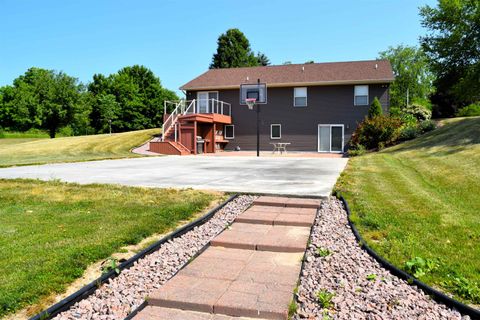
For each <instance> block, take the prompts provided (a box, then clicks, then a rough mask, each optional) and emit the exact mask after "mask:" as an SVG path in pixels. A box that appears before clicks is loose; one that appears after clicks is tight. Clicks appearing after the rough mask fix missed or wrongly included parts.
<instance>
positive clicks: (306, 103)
mask: <svg viewBox="0 0 480 320" xmlns="http://www.w3.org/2000/svg"><path fill="white" fill-rule="evenodd" d="M296 89H305V105H304V106H297V104H296V103H295V98H303V97H297V95H296V94H297V90H296ZM293 106H294V107H295V108H305V107H307V106H308V88H307V87H294V88H293Z"/></svg>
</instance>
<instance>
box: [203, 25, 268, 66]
mask: <svg viewBox="0 0 480 320" xmlns="http://www.w3.org/2000/svg"><path fill="white" fill-rule="evenodd" d="M267 60H268V59H267ZM258 65H259V59H258V58H257V57H255V55H254V54H253V52H252V50H251V49H250V42H249V41H248V39H247V37H246V36H245V35H244V34H243V32H241V31H240V30H238V29H228V30H227V32H225V33H223V34H221V35H220V36H219V37H218V40H217V52H216V53H215V54H214V55H213V57H212V63H211V64H210V69H217V68H238V67H252V66H258Z"/></svg>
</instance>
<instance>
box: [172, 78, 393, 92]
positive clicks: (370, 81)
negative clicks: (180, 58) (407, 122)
mask: <svg viewBox="0 0 480 320" xmlns="http://www.w3.org/2000/svg"><path fill="white" fill-rule="evenodd" d="M394 80H395V79H394V78H388V79H367V80H335V81H317V82H285V83H272V84H268V83H267V87H269V88H282V87H298V86H331V85H338V84H380V83H392V82H393V81H394ZM239 88H240V84H238V85H230V86H207V87H189V86H186V85H183V86H181V87H180V90H213V89H239Z"/></svg>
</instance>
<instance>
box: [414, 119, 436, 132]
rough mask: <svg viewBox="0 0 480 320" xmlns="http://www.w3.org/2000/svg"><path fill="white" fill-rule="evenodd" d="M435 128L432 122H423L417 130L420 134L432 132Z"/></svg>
mask: <svg viewBox="0 0 480 320" xmlns="http://www.w3.org/2000/svg"><path fill="white" fill-rule="evenodd" d="M436 127H437V124H436V123H435V121H432V120H425V121H422V122H420V123H419V124H418V130H419V131H420V132H421V133H425V132H429V131H432V130H434V129H435V128H436Z"/></svg>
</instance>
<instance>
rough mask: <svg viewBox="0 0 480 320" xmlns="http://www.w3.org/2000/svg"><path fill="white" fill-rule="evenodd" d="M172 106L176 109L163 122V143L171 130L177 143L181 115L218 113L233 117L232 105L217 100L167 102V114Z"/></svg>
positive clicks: (165, 107)
mask: <svg viewBox="0 0 480 320" xmlns="http://www.w3.org/2000/svg"><path fill="white" fill-rule="evenodd" d="M171 105H174V106H175V108H174V110H173V112H172V113H171V114H170V115H169V116H168V118H167V119H166V120H165V121H164V122H163V126H162V141H165V136H166V135H168V134H169V131H170V130H171V129H173V130H175V142H177V136H178V135H177V130H178V128H177V119H178V117H179V116H181V115H185V114H194V113H209V114H211V113H217V114H223V115H226V116H231V115H232V106H231V105H230V103H227V102H224V101H220V100H217V99H200V100H196V99H194V100H180V101H165V102H164V110H165V113H166V112H167V107H168V106H171Z"/></svg>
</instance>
